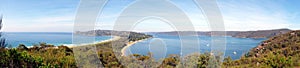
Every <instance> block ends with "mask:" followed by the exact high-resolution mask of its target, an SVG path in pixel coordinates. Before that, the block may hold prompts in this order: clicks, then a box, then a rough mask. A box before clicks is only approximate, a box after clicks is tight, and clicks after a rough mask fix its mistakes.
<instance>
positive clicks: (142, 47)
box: [125, 34, 265, 59]
mask: <svg viewBox="0 0 300 68" xmlns="http://www.w3.org/2000/svg"><path fill="white" fill-rule="evenodd" d="M187 38H188V39H186V40H190V41H192V40H194V39H189V38H198V39H199V45H196V44H197V42H188V45H183V46H182V47H181V43H180V42H181V41H180V38H179V37H178V36H171V35H163V34H156V35H154V38H151V39H148V40H145V41H142V42H139V43H137V44H134V45H132V46H130V47H129V48H128V49H127V50H126V52H125V53H126V55H129V54H142V55H147V54H148V53H149V52H151V53H152V54H153V57H154V58H156V59H160V58H163V57H167V56H168V55H170V54H177V55H180V54H181V51H182V49H181V48H183V47H184V51H189V52H190V53H194V52H199V53H205V52H210V50H211V39H212V38H211V37H209V36H189V37H187ZM157 40H159V41H157ZM263 40H265V39H264V38H261V39H252V38H234V37H226V50H225V52H223V53H225V57H227V56H230V57H231V58H232V59H239V58H240V57H241V56H242V55H244V54H246V53H247V52H248V51H249V50H250V49H251V48H253V47H256V46H257V45H258V44H259V43H261V42H262V41H263ZM153 42H156V43H153ZM215 43H218V42H215ZM197 49H198V50H197Z"/></svg>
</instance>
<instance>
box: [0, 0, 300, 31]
mask: <svg viewBox="0 0 300 68" xmlns="http://www.w3.org/2000/svg"><path fill="white" fill-rule="evenodd" d="M170 1H171V2H172V3H173V4H175V5H176V6H177V7H178V8H180V9H182V11H184V12H185V13H186V15H187V16H188V17H189V19H190V20H191V22H190V23H193V24H194V27H195V29H196V30H197V31H209V30H210V28H209V24H208V23H207V21H206V19H205V17H204V16H203V14H202V12H201V10H200V9H198V8H197V6H196V5H195V3H194V2H193V0H170ZM217 1H218V5H219V7H220V9H221V12H222V16H223V18H224V23H225V30H227V31H248V30H266V29H279V28H289V29H300V27H299V26H300V23H299V20H300V15H299V14H300V13H299V11H300V9H299V6H300V5H299V4H298V3H300V1H299V0H217ZM133 2H134V0H109V1H108V2H107V5H106V6H105V7H104V8H103V12H102V14H101V15H99V16H98V20H97V24H96V28H97V29H113V26H114V22H115V20H116V19H117V17H118V16H119V15H120V14H121V11H122V10H123V9H125V8H126V7H128V6H129V5H130V4H131V3H133ZM79 3H80V0H2V2H1V10H0V12H1V13H2V14H3V15H4V17H3V18H4V20H3V23H4V28H3V30H4V31H8V32H72V31H73V24H74V19H75V16H76V12H77V7H78V6H79ZM145 4H151V3H145ZM151 5H152V4H151ZM153 7H154V8H155V7H160V6H156V5H155V4H153ZM137 10H139V11H143V10H142V9H137ZM145 12H146V11H145ZM133 13H134V12H133ZM161 14H167V15H174V14H173V13H172V12H163V13H161ZM174 19H180V18H174ZM174 30H175V29H172V27H171V26H169V25H168V24H166V23H164V22H162V21H160V20H146V21H143V22H141V24H138V26H137V27H136V28H135V29H134V31H174Z"/></svg>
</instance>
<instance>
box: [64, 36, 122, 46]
mask: <svg viewBox="0 0 300 68" xmlns="http://www.w3.org/2000/svg"><path fill="white" fill-rule="evenodd" d="M120 38H121V37H119V36H114V37H113V38H111V39H108V40H103V41H100V42H95V43H91V44H101V43H106V42H111V41H115V40H119V39H120ZM91 44H80V45H73V44H72V45H65V46H67V47H69V48H74V47H78V46H85V45H91Z"/></svg>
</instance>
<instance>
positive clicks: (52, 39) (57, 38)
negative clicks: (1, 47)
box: [3, 32, 112, 47]
mask: <svg viewBox="0 0 300 68" xmlns="http://www.w3.org/2000/svg"><path fill="white" fill-rule="evenodd" d="M3 37H4V38H5V39H6V44H8V45H11V46H12V47H17V46H18V45H19V44H24V45H26V46H33V45H35V44H39V43H47V44H52V45H55V46H60V45H72V33H67V32H4V33H3ZM83 37H89V38H93V37H94V38H95V42H100V41H104V40H108V39H111V38H112V37H111V36H83Z"/></svg>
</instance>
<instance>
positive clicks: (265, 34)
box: [152, 29, 291, 38]
mask: <svg viewBox="0 0 300 68" xmlns="http://www.w3.org/2000/svg"><path fill="white" fill-rule="evenodd" d="M290 31H291V30H290V29H274V30H258V31H226V35H225V34H222V33H220V32H221V31H210V32H202V31H196V33H197V35H199V36H232V37H238V38H270V37H274V36H277V35H280V34H284V33H287V32H290ZM191 32H192V31H172V32H152V33H158V34H167V35H179V34H178V33H181V35H193V33H191ZM213 33H214V34H213ZM219 33H220V34H219Z"/></svg>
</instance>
